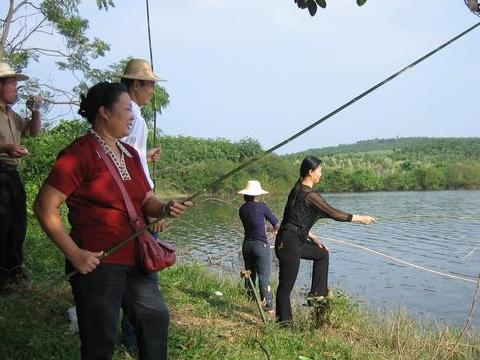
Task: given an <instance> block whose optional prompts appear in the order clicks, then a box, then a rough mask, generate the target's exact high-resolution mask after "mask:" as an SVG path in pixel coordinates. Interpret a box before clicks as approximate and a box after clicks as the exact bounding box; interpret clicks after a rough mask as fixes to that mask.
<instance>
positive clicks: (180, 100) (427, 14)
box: [28, 0, 480, 153]
mask: <svg viewBox="0 0 480 360" xmlns="http://www.w3.org/2000/svg"><path fill="white" fill-rule="evenodd" d="M86 3H87V2H86ZM88 3H89V4H85V5H82V6H81V11H82V15H83V16H85V17H86V18H88V19H89V21H90V29H89V35H90V36H92V37H93V36H96V37H99V38H102V39H103V40H105V41H107V42H108V43H109V44H110V45H111V51H110V52H109V53H108V54H107V56H106V57H105V58H103V59H99V60H96V61H94V62H92V64H93V65H95V66H98V67H104V66H106V65H108V64H110V63H114V62H118V61H119V60H120V59H123V58H125V57H127V56H133V57H140V58H145V59H148V58H149V50H148V38H147V24H146V8H145V2H144V1H138V0H137V1H121V0H117V1H115V3H116V7H115V8H110V9H109V10H108V12H104V11H99V10H98V8H97V7H96V6H95V5H94V2H93V1H90V2H88ZM327 4H328V6H327V8H326V9H325V10H322V9H319V11H318V12H317V15H316V16H315V17H310V15H309V14H308V12H307V11H306V10H300V9H298V8H297V7H296V5H295V4H294V1H293V0H282V1H280V0H262V1H231V0H230V1H225V0H224V1H221V0H184V1H172V0H170V1H159V0H156V1H153V0H152V1H150V17H151V30H152V41H153V54H154V67H155V72H156V73H157V74H158V75H159V76H160V77H162V78H165V79H167V80H168V81H167V82H166V83H163V85H164V86H165V87H166V89H167V91H168V93H169V94H170V104H169V106H168V108H167V109H166V110H165V111H164V112H163V113H162V115H161V117H160V118H159V119H158V126H159V127H160V128H161V129H162V130H163V132H164V133H165V134H167V135H187V136H196V137H209V138H215V137H222V138H227V139H230V140H232V141H237V140H239V139H241V138H245V137H252V138H255V139H257V140H259V141H260V143H261V144H262V146H263V147H264V148H269V147H271V146H274V145H276V144H277V143H279V142H281V141H282V140H284V139H285V138H287V137H289V136H291V135H292V134H294V133H296V132H297V131H299V130H301V129H303V128H304V127H306V126H308V125H309V124H311V123H312V122H314V121H316V120H318V119H320V118H321V117H322V116H324V115H326V114H327V113H329V112H330V111H332V110H334V109H336V108H337V107H339V106H340V105H342V104H344V103H345V102H347V101H349V100H350V99H352V98H353V97H355V96H357V95H358V94H360V93H361V92H363V91H365V90H366V89H368V88H370V87H371V86H373V85H375V84H376V83H378V82H379V81H381V80H383V79H384V78H386V77H387V76H389V75H391V74H393V73H394V72H396V71H397V70H399V69H400V68H402V67H403V66H405V65H407V64H409V63H411V62H413V61H414V60H416V59H417V58H419V57H421V56H423V55H424V54H426V53H427V52H429V51H430V50H432V49H434V48H435V47H437V46H439V45H440V44H442V43H443V42H445V41H447V40H448V39H450V38H451V37H453V36H455V35H457V34H458V33H460V32H462V31H463V30H465V29H466V28H468V27H469V26H471V25H473V24H474V23H476V22H477V21H480V18H479V17H477V16H475V15H474V14H472V13H470V12H469V10H468V9H467V7H466V6H465V4H464V1H463V0H437V1H418V0H416V1H413V0H409V1H406V0H389V1H385V0H368V1H367V3H366V5H364V6H362V7H357V5H356V2H355V0H342V1H334V0H327ZM478 39H480V28H479V29H476V30H474V31H473V32H471V33H469V34H468V35H466V36H464V37H463V38H462V39H460V40H459V41H457V42H455V43H454V44H452V45H451V46H449V47H447V48H446V49H444V50H442V51H441V52H439V53H437V54H436V55H434V56H433V57H431V58H430V59H428V60H427V61H425V62H423V63H421V64H420V65H418V66H416V67H415V68H413V69H411V70H409V71H408V72H406V73H404V74H402V75H401V76H400V77H398V78H396V79H395V80H393V81H392V82H390V83H388V84H387V85H386V86H384V87H382V88H380V89H379V90H377V91H376V92H374V93H373V94H370V95H368V96H367V97H365V98H363V99H362V100H360V101H359V102H357V103H355V104H354V105H353V106H351V107H349V108H347V109H346V110H344V111H343V112H341V113H339V114H338V115H336V116H334V117H332V118H330V119H328V120H327V121H326V122H324V123H323V124H321V125H319V126H318V127H316V128H315V129H313V130H311V131H310V132H308V133H307V134H305V135H303V136H302V137H300V138H298V139H297V140H295V141H293V142H292V143H290V144H288V145H287V146H285V147H283V148H281V149H280V150H278V151H277V152H278V153H290V152H296V151H302V150H305V149H309V148H319V147H324V146H333V145H338V144H349V143H354V142H356V141H359V140H367V139H374V138H393V137H407V136H428V137H478V136H480V121H479V120H478V111H477V108H478V105H477V103H478V100H477V89H478V88H477V85H478V84H479V83H480V75H479V71H478V70H477V61H478V59H479V58H480V47H479V43H480V42H479V41H478ZM28 72H29V74H30V75H34V76H37V77H39V78H40V79H48V81H51V82H52V84H55V83H57V84H58V83H61V84H68V83H69V82H70V81H72V79H71V77H69V76H68V74H59V73H57V72H56V71H54V70H53V69H52V68H49V67H48V66H46V63H45V62H42V63H40V64H32V65H31V66H30V67H29V69H28Z"/></svg>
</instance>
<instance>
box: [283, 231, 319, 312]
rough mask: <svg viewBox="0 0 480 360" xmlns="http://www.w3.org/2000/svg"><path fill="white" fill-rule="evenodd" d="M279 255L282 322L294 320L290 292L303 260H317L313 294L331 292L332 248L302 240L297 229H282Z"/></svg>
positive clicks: (314, 268) (314, 269) (314, 267)
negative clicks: (329, 286) (321, 246)
mask: <svg viewBox="0 0 480 360" xmlns="http://www.w3.org/2000/svg"><path fill="white" fill-rule="evenodd" d="M275 254H276V255H277V258H278V260H279V263H280V271H279V276H278V282H279V284H278V289H277V297H276V306H277V308H276V315H277V319H278V321H279V322H285V321H291V320H292V306H291V304H290V294H291V292H292V290H293V286H294V285H295V281H296V280H297V275H298V269H299V267H300V259H306V260H313V272H312V287H311V290H310V294H311V295H314V296H320V295H323V296H326V295H327V291H328V289H327V283H328V251H327V250H325V249H322V248H320V247H319V246H318V245H317V244H315V243H313V242H307V241H305V240H302V239H301V238H300V236H298V235H297V233H296V232H295V231H291V230H284V229H282V230H281V231H280V232H279V233H278V235H277V238H276V240H275Z"/></svg>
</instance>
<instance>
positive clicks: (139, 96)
mask: <svg viewBox="0 0 480 360" xmlns="http://www.w3.org/2000/svg"><path fill="white" fill-rule="evenodd" d="M156 81H160V78H159V77H158V76H157V75H156V74H155V73H154V72H153V70H152V66H151V65H150V63H149V62H148V61H146V60H143V59H131V60H129V61H128V63H127V65H126V67H125V70H124V71H123V74H122V77H121V82H122V84H124V85H125V86H126V87H127V89H128V94H129V95H130V98H131V99H132V114H133V118H134V119H133V124H132V128H131V129H130V134H129V135H128V136H127V137H125V138H123V139H122V141H124V142H126V143H128V144H130V145H132V146H133V147H134V148H135V150H137V152H138V153H139V155H140V160H141V162H142V167H143V171H144V172H145V176H146V177H147V179H148V182H149V183H150V186H151V187H152V189H153V187H154V182H153V180H152V178H151V177H150V172H149V169H148V163H149V162H155V161H157V160H158V158H159V156H160V149H159V148H152V149H150V150H147V140H148V127H147V122H146V121H145V119H144V118H143V116H142V113H141V111H140V107H141V106H145V105H147V104H148V103H150V100H151V99H152V97H153V93H154V91H155V88H154V86H155V82H156ZM163 224H164V223H163V222H162V221H160V222H158V223H157V224H156V225H155V226H154V228H153V229H151V231H152V233H153V234H154V235H156V234H157V233H158V232H159V231H161V230H163ZM121 342H122V344H123V345H124V346H125V347H126V348H127V349H128V350H130V351H131V352H136V351H137V349H138V347H137V339H136V336H135V329H134V328H133V326H132V325H131V324H130V323H129V322H128V320H127V317H125V316H124V317H123V319H122V337H121Z"/></svg>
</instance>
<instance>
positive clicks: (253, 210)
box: [238, 180, 279, 313]
mask: <svg viewBox="0 0 480 360" xmlns="http://www.w3.org/2000/svg"><path fill="white" fill-rule="evenodd" d="M238 193H239V194H242V195H243V198H244V199H245V203H244V204H243V205H242V206H241V207H240V209H239V211H238V214H239V216H240V220H242V224H243V228H244V230H245V238H244V241H243V245H242V255H243V260H244V262H245V269H246V270H250V271H251V275H250V278H251V279H252V282H253V283H254V284H255V282H256V280H257V275H258V286H259V288H260V299H261V301H262V303H263V308H264V310H265V311H267V312H269V313H273V311H274V310H273V304H272V289H271V287H270V257H271V255H270V246H269V244H268V241H267V236H266V233H265V220H267V221H268V222H269V223H270V224H271V225H272V228H271V231H272V232H273V233H276V232H277V230H278V228H279V222H278V219H277V217H276V216H275V215H274V214H273V213H272V211H271V210H270V209H269V208H268V206H267V204H265V203H264V202H261V201H260V200H259V196H260V195H263V194H268V191H265V190H263V189H262V187H261V185H260V183H259V182H258V181H256V180H250V181H248V184H247V187H246V188H245V189H243V190H240V191H239V192H238ZM247 281H248V280H246V281H245V287H246V288H247V292H248V294H249V297H250V298H252V299H253V298H254V294H253V292H252V290H251V289H250V287H249V285H248V283H247Z"/></svg>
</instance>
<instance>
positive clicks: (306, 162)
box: [300, 155, 322, 178]
mask: <svg viewBox="0 0 480 360" xmlns="http://www.w3.org/2000/svg"><path fill="white" fill-rule="evenodd" d="M321 165H322V160H320V159H319V158H316V157H315V156H311V155H309V156H305V158H304V159H303V161H302V165H300V177H301V178H304V177H305V176H307V175H308V172H309V171H310V170H312V171H314V170H315V169H317V168H318V167H319V166H321Z"/></svg>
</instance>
